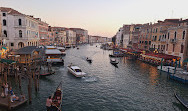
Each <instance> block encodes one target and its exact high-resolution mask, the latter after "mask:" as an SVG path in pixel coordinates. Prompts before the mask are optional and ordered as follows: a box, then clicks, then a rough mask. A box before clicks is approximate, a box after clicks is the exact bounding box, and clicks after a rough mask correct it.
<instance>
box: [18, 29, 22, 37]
mask: <svg viewBox="0 0 188 111" xmlns="http://www.w3.org/2000/svg"><path fill="white" fill-rule="evenodd" d="M19 37H20V38H22V31H21V30H19Z"/></svg>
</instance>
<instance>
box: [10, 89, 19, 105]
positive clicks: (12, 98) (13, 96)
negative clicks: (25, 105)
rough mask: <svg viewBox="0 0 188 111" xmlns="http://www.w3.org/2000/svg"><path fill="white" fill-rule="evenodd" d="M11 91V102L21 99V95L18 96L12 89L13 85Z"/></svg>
mask: <svg viewBox="0 0 188 111" xmlns="http://www.w3.org/2000/svg"><path fill="white" fill-rule="evenodd" d="M9 92H10V101H11V102H13V101H15V100H19V97H17V96H16V95H15V94H14V91H13V90H12V87H10V89H9Z"/></svg>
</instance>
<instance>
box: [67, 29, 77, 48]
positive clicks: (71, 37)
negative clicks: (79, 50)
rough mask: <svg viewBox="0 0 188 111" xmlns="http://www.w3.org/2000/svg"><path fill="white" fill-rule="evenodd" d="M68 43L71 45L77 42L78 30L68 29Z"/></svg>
mask: <svg viewBox="0 0 188 111" xmlns="http://www.w3.org/2000/svg"><path fill="white" fill-rule="evenodd" d="M66 43H67V44H69V45H75V44H76V32H74V31H72V30H66Z"/></svg>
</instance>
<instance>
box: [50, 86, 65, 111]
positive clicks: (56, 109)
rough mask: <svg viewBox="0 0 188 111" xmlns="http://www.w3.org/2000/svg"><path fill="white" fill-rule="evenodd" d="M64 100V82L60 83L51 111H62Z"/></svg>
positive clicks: (54, 95) (53, 98)
mask: <svg viewBox="0 0 188 111" xmlns="http://www.w3.org/2000/svg"><path fill="white" fill-rule="evenodd" d="M62 99H63V91H62V82H60V84H59V85H58V87H57V88H56V91H55V92H54V94H53V97H52V110H51V111H61V105H62Z"/></svg>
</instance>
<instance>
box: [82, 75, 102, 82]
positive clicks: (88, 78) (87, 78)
mask: <svg viewBox="0 0 188 111" xmlns="http://www.w3.org/2000/svg"><path fill="white" fill-rule="evenodd" d="M82 80H83V81H84V82H96V81H98V80H99V78H98V77H95V76H88V77H82Z"/></svg>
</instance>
